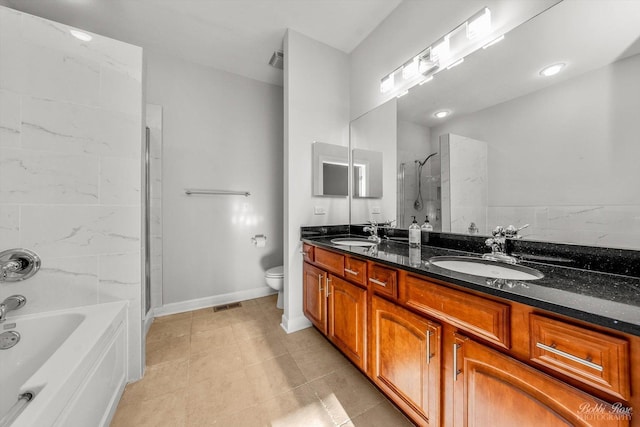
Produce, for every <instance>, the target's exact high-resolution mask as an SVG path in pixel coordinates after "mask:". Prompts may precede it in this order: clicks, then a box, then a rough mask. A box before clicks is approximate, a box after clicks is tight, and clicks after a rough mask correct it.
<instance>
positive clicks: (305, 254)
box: [302, 243, 313, 262]
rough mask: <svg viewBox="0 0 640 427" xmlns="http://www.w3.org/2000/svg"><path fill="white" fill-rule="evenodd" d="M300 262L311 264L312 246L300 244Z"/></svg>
mask: <svg viewBox="0 0 640 427" xmlns="http://www.w3.org/2000/svg"><path fill="white" fill-rule="evenodd" d="M302 260H303V261H307V262H313V246H311V245H308V244H306V243H303V244H302Z"/></svg>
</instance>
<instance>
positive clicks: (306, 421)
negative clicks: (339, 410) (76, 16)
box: [258, 385, 335, 427]
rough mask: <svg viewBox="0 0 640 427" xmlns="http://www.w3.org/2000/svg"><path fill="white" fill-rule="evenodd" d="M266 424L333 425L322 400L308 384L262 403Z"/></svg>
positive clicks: (293, 426) (290, 426) (278, 426)
mask: <svg viewBox="0 0 640 427" xmlns="http://www.w3.org/2000/svg"><path fill="white" fill-rule="evenodd" d="M258 410H259V411H260V413H261V414H262V416H263V421H262V422H263V423H264V425H268V426H273V427H299V426H305V427H325V426H326V427H333V426H334V425H335V424H334V423H333V420H332V419H331V417H330V416H329V413H328V412H327V411H326V409H325V407H324V406H323V404H322V402H321V401H320V400H319V399H318V398H317V397H316V395H315V394H314V392H313V390H312V389H311V388H310V387H309V386H308V385H302V386H300V387H297V388H295V389H293V390H290V391H288V392H285V393H282V394H280V395H278V396H276V397H275V398H272V399H270V400H268V401H266V402H264V403H262V404H260V405H258Z"/></svg>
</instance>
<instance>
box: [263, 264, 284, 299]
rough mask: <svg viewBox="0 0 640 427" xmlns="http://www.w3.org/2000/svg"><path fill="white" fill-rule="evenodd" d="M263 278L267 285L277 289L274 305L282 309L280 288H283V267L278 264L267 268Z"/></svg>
mask: <svg viewBox="0 0 640 427" xmlns="http://www.w3.org/2000/svg"><path fill="white" fill-rule="evenodd" d="M264 280H265V281H266V282H267V285H269V287H271V288H273V289H275V290H276V291H278V302H277V303H276V307H278V308H280V309H282V308H283V307H284V305H283V301H282V290H283V288H284V267H283V266H281V265H279V266H277V267H273V268H270V269H268V270H267V272H266V273H264Z"/></svg>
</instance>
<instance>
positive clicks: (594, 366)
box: [536, 342, 604, 372]
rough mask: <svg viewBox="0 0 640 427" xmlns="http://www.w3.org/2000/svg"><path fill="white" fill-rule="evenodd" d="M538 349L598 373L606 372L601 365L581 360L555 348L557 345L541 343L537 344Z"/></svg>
mask: <svg viewBox="0 0 640 427" xmlns="http://www.w3.org/2000/svg"><path fill="white" fill-rule="evenodd" d="M536 347H538V348H541V349H542V350H545V351H548V352H549V353H553V354H557V355H558V356H561V357H564V358H566V359H569V360H572V361H574V362H576V363H580V364H582V365H584V366H587V367H589V368H591V369H595V370H596V371H598V372H602V371H603V370H604V368H603V367H602V366H600V365H597V364H595V363H593V362H591V361H589V360H585V359H581V358H579V357H578V356H574V355H573V354H570V353H567V352H564V351H562V350H558V349H557V348H556V347H555V344H552V345H546V344H542V343H541V342H538V343H536Z"/></svg>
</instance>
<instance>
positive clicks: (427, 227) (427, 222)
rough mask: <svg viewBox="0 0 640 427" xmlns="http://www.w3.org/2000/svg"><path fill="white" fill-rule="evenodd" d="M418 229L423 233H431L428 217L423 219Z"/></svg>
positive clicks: (431, 227) (431, 226)
mask: <svg viewBox="0 0 640 427" xmlns="http://www.w3.org/2000/svg"><path fill="white" fill-rule="evenodd" d="M420 228H421V229H422V230H424V231H433V225H431V223H429V215H427V217H426V218H425V219H424V224H422V226H421V227H420Z"/></svg>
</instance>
